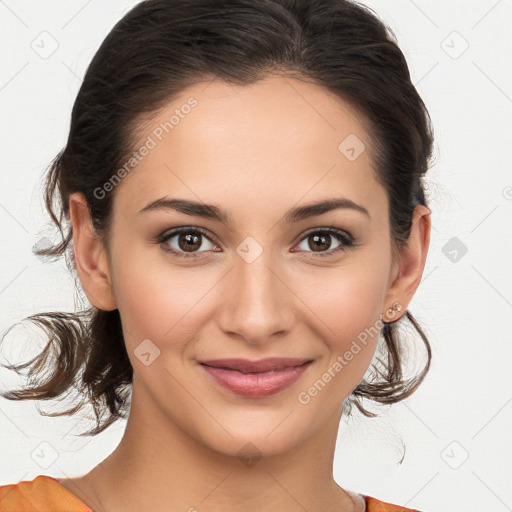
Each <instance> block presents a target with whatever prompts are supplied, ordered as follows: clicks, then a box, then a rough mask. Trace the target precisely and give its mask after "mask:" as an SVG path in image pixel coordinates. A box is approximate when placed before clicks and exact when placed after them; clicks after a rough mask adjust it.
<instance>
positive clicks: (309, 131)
mask: <svg viewBox="0 0 512 512" xmlns="http://www.w3.org/2000/svg"><path fill="white" fill-rule="evenodd" d="M364 126H365V125H364V120H363V119H362V118H361V117H360V116H359V115H358V114H357V113H356V111H354V110H353V109H352V108H351V107H350V106H349V105H348V104H347V103H345V102H344V101H343V100H341V99H340V98H338V97H337V96H335V95H334V94H333V93H331V92H329V91H328V90H326V89H325V88H323V87H320V86H318V85H315V84H311V83H306V82H302V81H300V80H296V79H292V78H288V77H286V78H285V77H282V76H271V77H266V78H265V79H263V80H261V81H259V82H256V83H254V84H250V85H244V86H234V85H230V84H227V83H225V82H222V81H218V80H214V81H211V82H205V83H199V84H195V85H193V86H191V87H188V88H187V89H185V90H184V91H183V92H182V94H181V95H180V96H179V97H177V98H175V99H173V101H171V102H169V104H168V105H166V107H165V108H163V109H161V110H160V111H159V112H158V113H156V114H155V115H154V116H153V117H152V118H151V119H150V120H149V121H146V122H145V123H144V124H141V125H140V127H139V128H140V129H139V139H138V141H137V143H136V144H135V147H134V150H135V151H136V152H138V153H142V151H141V149H142V148H143V146H147V147H150V149H149V150H146V151H144V153H145V155H144V156H142V157H141V158H140V160H139V161H138V163H137V164H136V166H134V167H133V169H132V170H131V171H130V172H129V173H128V175H127V176H126V178H124V179H123V180H122V182H121V183H120V185H118V189H117V190H116V196H117V195H118V196H119V197H116V201H115V202H116V203H118V206H117V207H118V208H125V207H126V208H130V209H132V210H134V211H135V210H136V211H139V210H140V209H142V208H143V207H144V206H145V205H146V204H147V203H148V202H149V201H151V200H154V199H157V198H159V197H162V196H164V195H166V194H168V195H169V196H174V197H181V198H188V199H193V200H196V201H205V202H207V203H212V204H219V205H220V206H221V207H222V204H223V203H224V206H225V208H223V209H226V210H230V211H231V208H230V206H232V207H233V210H234V209H236V208H237V206H238V207H241V208H242V209H243V206H244V205H247V204H249V203H250V204H252V207H253V212H254V206H255V204H254V201H255V200H256V199H257V200H259V201H260V202H265V203H266V207H267V208H274V207H276V208H277V207H278V206H279V205H282V207H283V208H285V209H288V208H289V207H290V206H292V205H295V204H297V203H300V202H301V201H303V202H311V201H312V200H315V199H318V198H319V197H321V198H324V197H326V196H335V195H336V196H339V195H342V196H345V197H349V198H350V199H351V200H353V201H355V202H358V203H364V204H365V205H366V206H367V208H368V209H372V208H373V209H375V210H378V209H379V208H383V207H384V208H385V207H386V205H387V203H386V197H385V193H384V190H383V189H382V187H381V186H380V184H379V183H378V182H377V180H376V179H375V178H376V176H375V172H374V170H373V168H372V161H371V157H370V154H369V153H370V152H369V145H370V144H371V140H369V135H368V133H367V131H366V129H365V127H364ZM377 196H378V197H377ZM261 204H262V203H260V205H261ZM276 211H277V210H276ZM246 213H248V212H246Z"/></svg>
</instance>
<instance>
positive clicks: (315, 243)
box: [298, 228, 354, 256]
mask: <svg viewBox="0 0 512 512" xmlns="http://www.w3.org/2000/svg"><path fill="white" fill-rule="evenodd" d="M333 238H334V239H336V241H337V242H338V244H337V245H335V246H334V248H332V245H333V242H332V240H333ZM353 244H354V240H353V238H352V237H351V236H350V235H348V234H346V233H344V232H343V231H338V230H335V229H332V228H331V229H324V230H316V231H312V232H310V233H309V234H307V235H306V236H305V237H304V238H303V239H302V240H301V243H300V244H299V246H298V247H299V249H301V250H303V251H306V252H313V253H317V255H318V256H329V255H332V254H334V253H337V252H339V251H343V250H345V248H348V247H351V246H352V245H353Z"/></svg>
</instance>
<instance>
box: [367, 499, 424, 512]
mask: <svg viewBox="0 0 512 512" xmlns="http://www.w3.org/2000/svg"><path fill="white" fill-rule="evenodd" d="M363 498H364V500H365V503H366V512H419V510H416V509H412V508H405V507H401V506H399V505H393V504H392V503H386V502H384V501H380V500H378V499H377V498H373V497H371V496H363Z"/></svg>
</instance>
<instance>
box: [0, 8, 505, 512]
mask: <svg viewBox="0 0 512 512" xmlns="http://www.w3.org/2000/svg"><path fill="white" fill-rule="evenodd" d="M136 3H137V2H134V1H132V2H129V1H121V0H117V1H112V0H110V1H109V2H100V1H99V0H89V1H83V0H80V1H78V0H72V1H69V0H68V1H66V2H63V1H61V2H59V1H35V0H34V1H16V2H15V1H14V0H4V1H0V38H1V40H0V48H1V51H0V62H1V67H0V109H1V120H2V122H1V126H0V129H1V134H0V141H1V155H2V159H1V187H0V226H1V237H2V244H1V247H0V262H1V271H0V329H1V330H4V329H6V328H8V327H9V326H10V325H12V324H13V323H14V322H16V321H19V320H21V319H23V318H25V317H26V316H28V315H30V314H34V313H36V312H43V311H72V310H73V308H74V292H73V280H72V278H71V277H70V275H69V274H68V271H67V269H66V267H65V264H64V261H63V260H61V261H59V262H55V263H45V262H43V261H41V260H40V259H38V258H37V257H35V256H34V255H33V254H32V247H33V245H34V244H35V243H36V242H37V241H38V240H40V239H41V238H42V237H44V236H46V235H45V231H44V228H45V223H46V222H47V217H46V215H45V213H44V210H43V205H42V198H41V191H42V188H41V187H42V185H41V176H42V174H43V172H44V170H45V167H46V166H47V165H48V164H49V162H50V160H51V159H52V158H53V157H54V156H55V155H56V153H57V152H58V150H59V149H60V148H61V147H62V146H63V145H64V143H65V140H66V137H67V130H68V127H69V118H70V112H71V108H72V105H73V101H74V98H75V96H76V93H77V91H78V88H79V86H80V83H81V77H82V76H83V74H84V72H85V69H86V66H87V65H88V63H89V62H90V60H91V58H92V56H93V55H94V53H95V51H96V50H97V48H98V46H99V45H100V43H101V41H102V40H103V38H104V37H105V36H106V34H107V33H108V32H109V31H110V29H111V28H112V26H113V25H114V23H115V22H116V21H117V20H118V19H119V18H120V17H121V16H122V15H123V13H124V12H126V11H127V10H128V9H129V8H130V7H131V6H133V5H135V4H136ZM364 3H365V4H366V5H368V6H370V7H372V8H373V9H374V10H375V11H376V12H377V13H378V14H379V15H380V16H381V17H382V18H383V19H384V20H386V21H387V22H388V23H389V24H390V26H391V28H392V29H393V30H394V32H395V34H396V35H397V38H398V41H399V44H400V46H401V48H402V50H403V51H404V53H405V54H406V57H407V59H408V63H409V66H410V70H411V75H412V78H413V82H414V83H415V84H416V85H417V87H418V90H419V92H420V94H421V95H422V97H423V99H424V101H425V103H426V105H427V107H428V109H429V111H430V114H431V117H432V120H433V124H434V128H435V136H436V149H435V165H434V166H433V168H432V169H431V171H430V172H429V187H428V188H429V195H430V201H431V208H432V210H433V214H432V220H433V230H432V240H431V246H430V253H429V256H428V259H427V264H426V269H425V273H424V278H423V281H422V283H421V285H420V287H419V290H418V292H417V295H416V296H415V298H414V300H413V303H412V304H411V306H410V310H411V311H412V312H413V314H415V315H416V317H417V319H418V320H419V321H420V322H421V323H422V325H423V326H425V329H426V332H427V334H428V336H429V338H430V341H431V343H432V345H433V364H432V370H431V372H430V374H429V376H428V377H427V379H426V381H425V382H424V383H423V385H422V386H421V388H420V389H419V390H418V391H417V393H416V394H415V395H414V396H413V397H411V398H410V399H408V400H407V401H406V402H405V403H401V404H396V405H394V406H393V407H392V408H390V409H386V410H383V412H382V415H381V416H380V417H379V418H376V419H367V418H363V417H362V416H360V415H356V416H355V417H354V418H353V419H352V420H350V421H349V423H348V425H346V424H345V423H343V424H342V425H341V427H340V435H339V442H338V448H337V451H336V458H335V477H336V479H337V481H338V483H339V484H340V485H342V486H344V487H346V488H348V489H352V490H356V491H360V492H364V493H367V494H370V495H373V496H376V497H378V498H380V499H382V500H386V501H390V502H395V503H400V504H402V505H406V506H408V507H411V508H412V507H416V508H419V509H420V510H424V511H431V512H441V511H448V510H464V511H466V512H472V511H474V512H477V511H478V512H480V511H481V510H486V511H496V512H501V511H506V510H512V488H511V486H510V481H511V474H512V440H511V436H510V431H511V423H512V387H511V385H510V380H511V379H510V373H511V372H510V370H511V361H512V348H511V347H512V343H511V341H512V340H511V335H510V332H511V323H512V322H511V319H512V315H511V313H512V271H511V266H510V261H511V253H512V243H511V234H512V230H511V224H512V222H511V218H512V216H511V213H512V174H511V171H510V169H511V157H510V149H509V148H510V144H511V142H512V137H511V136H512V123H511V114H512V71H511V66H510V54H511V53H512V36H511V32H512V31H511V30H510V27H511V21H512V1H511V0H500V1H496V0H486V1H484V0H480V1H475V0H472V1H464V2H462V1H459V2H456V1H450V2H447V1H426V0H422V1H420V0H416V1H412V0H392V1H390V0H388V1H386V2H379V1H377V0H372V1H366V2H364ZM466 46H467V48H466ZM53 50H54V51H53ZM52 51H53V53H51V52H52ZM50 53H51V54H50ZM465 249H467V252H466V253H465V254H463V252H464V250H465ZM13 333H14V334H13V335H12V336H9V338H8V341H6V345H5V348H4V350H6V352H5V353H7V354H8V355H9V357H10V358H13V359H14V360H17V361H21V360H26V357H28V356H29V355H35V354H36V353H38V350H39V349H40V348H41V347H42V346H43V341H44V338H43V337H42V336H41V335H38V333H37V331H29V330H27V329H26V328H20V329H16V330H15V331H13ZM27 339H28V340H30V343H31V344H33V346H34V348H33V349H32V350H30V349H28V348H27V344H26V343H25V344H23V343H24V341H26V340H27ZM10 360H12V359H10ZM2 362H4V359H2ZM0 382H1V384H2V389H5V388H6V387H9V386H16V385H17V384H18V383H19V380H18V378H17V377H16V376H15V374H14V373H12V372H8V371H7V370H5V369H0ZM64 405H65V404H64ZM41 406H42V408H43V409H44V410H46V411H51V410H61V409H62V408H63V405H59V403H58V402H51V403H44V404H41ZM78 421H79V418H69V417H65V418H58V417H57V418H51V417H44V416H40V415H39V413H38V411H37V408H36V404H34V403H33V402H12V401H8V400H3V399H2V400H0V433H1V435H0V455H1V463H0V484H6V483H14V482H18V481H21V480H30V479H32V478H34V477H35V476H37V475H38V474H48V475H51V476H56V477H58V476H73V475H79V474H83V473H85V472H87V471H88V470H89V469H91V468H92V467H93V466H95V465H96V464H98V463H99V462H100V461H101V460H102V459H103V458H105V457H106V456H107V455H108V454H109V453H110V452H111V451H112V450H113V448H114V447H115V446H116V444H117V442H118V441H119V440H120V438H121V435H122V432H123V429H124V423H123V422H119V423H117V424H115V425H114V426H112V427H111V428H110V429H109V430H107V432H105V433H103V434H101V435H99V436H97V437H95V438H88V437H85V438H81V437H77V436H75V435H74V434H76V433H78V432H80V431H82V430H85V429H86V428H89V427H91V426H92V423H86V422H83V421H82V422H81V423H78ZM404 446H405V457H404V460H403V462H402V464H399V463H398V462H399V460H400V459H401V458H402V454H403V449H404V448H403V447H404Z"/></svg>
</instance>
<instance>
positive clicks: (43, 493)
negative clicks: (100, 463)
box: [0, 475, 92, 512]
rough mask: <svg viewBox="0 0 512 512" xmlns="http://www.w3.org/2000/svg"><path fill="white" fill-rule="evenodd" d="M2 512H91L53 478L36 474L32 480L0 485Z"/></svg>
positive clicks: (0, 507) (0, 506)
mask: <svg viewBox="0 0 512 512" xmlns="http://www.w3.org/2000/svg"><path fill="white" fill-rule="evenodd" d="M0 510H1V511H2V512H19V511H20V510H31V511H33V512H92V511H91V509H90V508H89V507H87V506H86V505H85V504H84V503H82V502H81V501H80V500H79V499H78V498H77V497H76V496H74V495H73V494H72V493H71V492H69V491H68V490H67V489H66V488H65V487H63V486H62V485H61V484H60V483H59V482H58V481H57V480H56V479H55V478H53V477H51V476H47V475H38V476H37V477H35V478H34V479H33V480H23V481H21V482H18V483H16V484H8V485H1V486H0Z"/></svg>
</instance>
